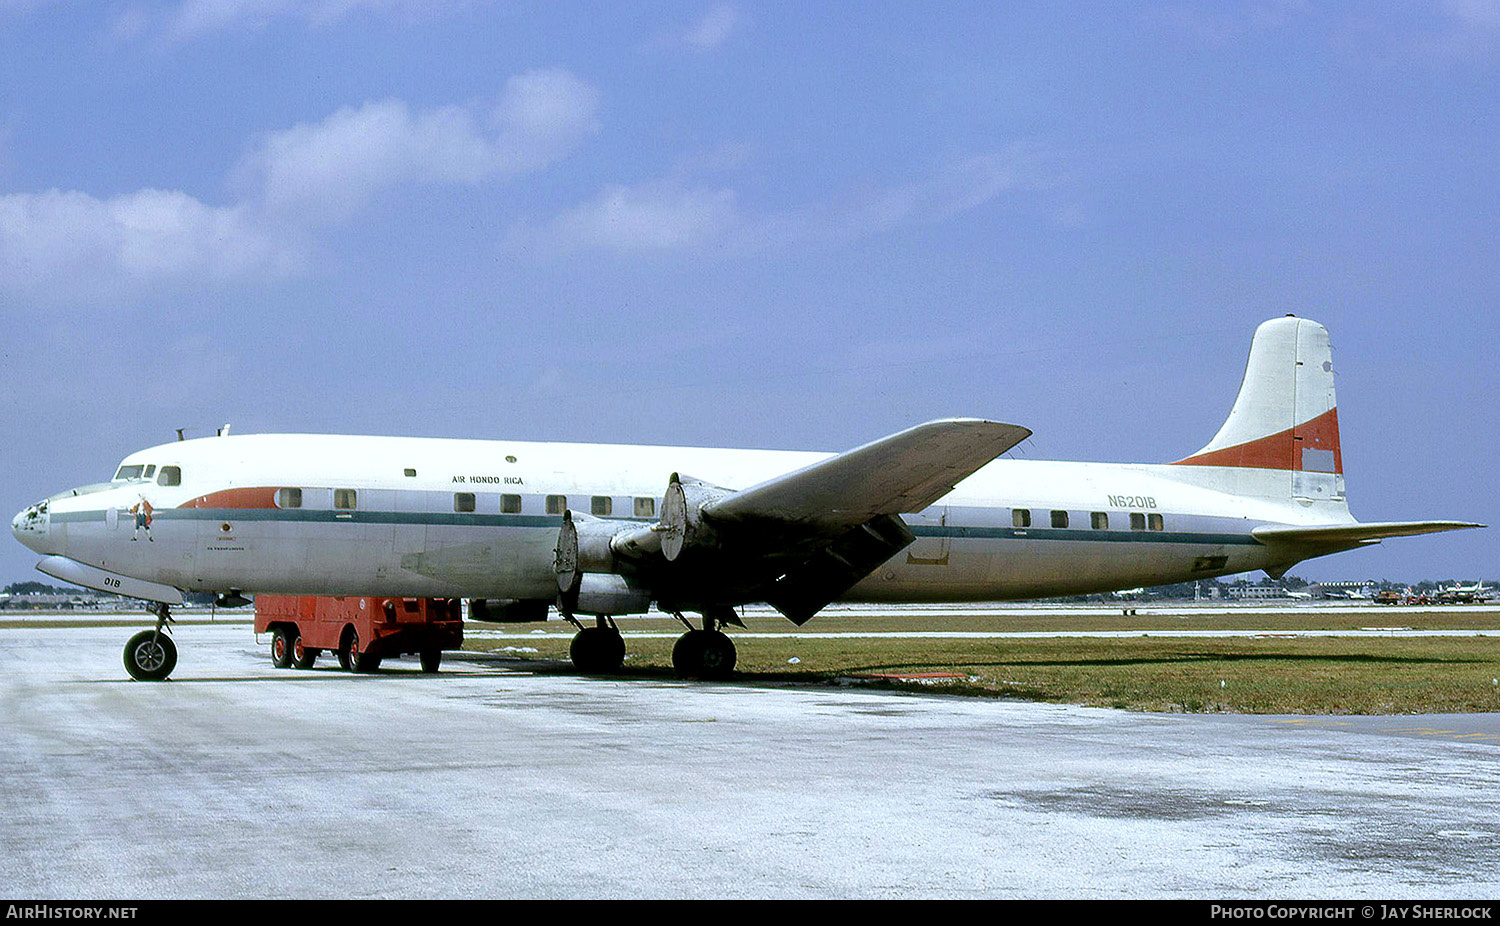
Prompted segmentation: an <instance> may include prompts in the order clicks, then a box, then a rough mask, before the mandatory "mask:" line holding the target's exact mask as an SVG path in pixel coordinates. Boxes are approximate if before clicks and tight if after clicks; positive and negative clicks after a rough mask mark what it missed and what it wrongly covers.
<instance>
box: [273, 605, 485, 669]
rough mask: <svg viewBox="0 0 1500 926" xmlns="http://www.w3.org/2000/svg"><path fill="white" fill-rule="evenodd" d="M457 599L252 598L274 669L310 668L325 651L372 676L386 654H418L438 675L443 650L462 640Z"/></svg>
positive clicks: (458, 644) (340, 662)
mask: <svg viewBox="0 0 1500 926" xmlns="http://www.w3.org/2000/svg"><path fill="white" fill-rule="evenodd" d="M459 608H460V604H459V600H458V599H457V598H352V597H351V598H318V597H313V596H308V595H256V596H255V632H256V633H257V634H262V633H269V634H270V635H271V662H272V663H274V664H275V665H276V666H277V667H278V668H282V669H285V668H290V667H293V666H295V667H296V668H299V669H309V668H312V665H313V663H314V662H316V661H317V658H318V656H319V655H320V654H321V653H322V652H323V651H324V650H332V651H334V652H336V653H338V656H339V665H341V666H343V667H344V668H345V669H348V670H349V671H351V672H374V671H375V670H377V669H379V668H380V661H381V660H382V659H384V658H386V657H387V656H391V657H394V656H400V655H403V654H405V653H416V654H417V655H418V656H419V657H420V658H421V661H422V671H423V672H436V671H437V670H438V665H439V664H440V663H441V662H442V658H443V650H451V649H458V648H459V647H461V646H462V645H463V642H464V628H463V617H462V613H461V611H460V610H459Z"/></svg>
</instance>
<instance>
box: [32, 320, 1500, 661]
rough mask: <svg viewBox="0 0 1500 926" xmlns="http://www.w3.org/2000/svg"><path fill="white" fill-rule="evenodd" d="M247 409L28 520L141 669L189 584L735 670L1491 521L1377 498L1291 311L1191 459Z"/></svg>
mask: <svg viewBox="0 0 1500 926" xmlns="http://www.w3.org/2000/svg"><path fill="white" fill-rule="evenodd" d="M225 430H226V429H221V430H220V433H219V434H218V435H217V436H215V437H204V438H197V439H191V440H179V441H175V442H171V443H166V444H162V445H159V446H155V447H151V448H148V449H146V450H141V451H139V452H136V453H132V454H130V455H129V456H127V457H126V458H125V459H124V460H123V461H122V462H121V463H120V465H119V467H118V468H117V469H116V470H115V473H114V476H113V478H112V479H110V480H109V481H107V482H103V483H99V484H95V485H88V486H83V487H80V488H76V489H71V490H68V491H65V492H62V493H59V494H57V495H53V496H51V497H50V498H48V499H46V500H44V501H41V502H38V503H36V504H34V505H31V506H29V507H27V508H26V509H24V510H23V511H21V512H20V513H18V514H17V515H16V517H15V518H14V519H13V520H12V524H11V529H12V532H13V533H14V535H15V536H16V537H17V538H18V539H19V540H20V541H21V543H23V544H25V545H26V546H27V547H29V548H30V549H32V550H33V551H35V552H37V553H40V554H42V555H43V559H42V560H41V561H40V562H39V563H38V564H37V568H38V569H39V570H40V571H42V572H43V573H45V574H47V575H49V576H53V577H55V578H58V579H62V580H64V581H67V582H70V583H73V584H76V585H81V586H84V587H87V588H93V589H98V590H101V591H107V592H113V593H116V594H120V595H125V596H130V597H134V598H139V599H142V600H144V601H147V602H150V603H151V607H152V609H153V610H154V612H155V614H156V626H155V628H154V630H148V631H143V632H142V633H139V634H137V635H136V636H135V637H134V638H132V640H131V641H130V643H129V644H128V645H127V650H126V656H125V662H126V667H127V669H129V670H130V671H131V674H132V675H133V676H135V677H137V678H150V679H157V678H165V677H166V675H167V674H169V673H170V671H171V669H172V667H173V666H174V665H175V662H176V647H175V645H174V644H173V643H172V641H171V639H170V637H168V636H167V635H166V634H164V633H163V630H164V628H165V629H169V628H166V624H168V623H169V622H170V620H171V618H170V610H169V609H170V607H171V606H172V605H176V604H180V603H181V602H182V601H183V594H184V592H214V593H217V594H218V595H220V596H221V597H222V600H225V601H227V602H228V601H233V602H244V601H246V600H247V599H246V598H245V596H246V595H253V594H256V593H267V594H296V595H318V596H393V597H394V596H401V597H447V598H467V599H470V600H471V602H473V606H471V612H472V613H473V614H474V615H476V616H483V617H487V618H489V619H498V620H537V619H542V618H544V617H545V616H546V615H547V613H548V608H549V607H555V608H556V609H557V610H558V611H559V613H560V614H561V615H562V616H563V617H564V618H565V619H567V620H568V621H569V622H570V623H572V624H573V626H574V627H575V628H577V633H576V634H575V636H574V638H573V641H572V646H571V650H570V653H571V656H572V659H573V662H574V664H575V665H576V666H577V667H578V669H579V670H580V671H583V672H585V673H608V672H611V671H615V670H617V669H619V668H620V666H621V664H622V661H623V659H624V657H625V644H624V641H623V639H622V637H621V634H620V631H619V627H618V625H617V623H616V622H615V620H614V619H615V618H616V617H619V616H621V615H628V614H640V613H645V612H647V611H648V610H649V609H650V608H651V607H653V606H654V607H656V608H657V609H659V610H661V611H663V612H666V613H670V614H673V615H675V616H676V617H677V618H678V619H679V620H681V621H682V622H683V623H684V624H685V625H686V626H687V628H688V629H687V632H686V633H684V634H683V635H682V637H681V638H679V640H678V641H677V644H676V646H675V647H674V651H673V665H674V668H675V669H676V671H677V672H678V673H679V674H680V675H683V676H684V677H692V678H707V679H716V678H725V677H728V676H729V675H730V674H731V673H732V671H733V668H734V665H735V661H736V651H735V647H734V643H733V641H732V639H731V638H730V637H729V636H728V635H727V634H726V633H725V632H724V628H725V627H726V626H741V627H742V626H744V625H743V623H742V622H741V620H740V618H739V614H738V612H737V611H736V608H739V607H741V606H743V605H746V604H752V603H766V604H769V605H771V606H772V607H773V608H775V609H776V610H777V611H779V612H780V613H781V614H782V615H784V616H785V617H787V618H789V619H790V620H791V621H793V622H794V623H796V624H799V625H800V624H803V623H805V622H806V621H808V620H809V619H811V618H812V617H813V616H814V615H815V614H817V613H818V612H819V611H820V610H822V609H823V608H824V607H825V606H827V605H829V604H831V603H833V602H836V601H858V602H874V603H882V602H926V603H934V602H964V601H998V600H1018V599H1026V598H1040V597H1050V596H1059V595H1075V594H1088V593H1095V592H1109V591H1112V590H1116V589H1122V588H1134V587H1146V586H1154V585H1164V584H1169V583H1176V582H1184V581H1192V580H1194V579H1205V578H1210V577H1215V576H1222V575H1230V574H1234V573H1242V572H1249V571H1252V570H1264V571H1265V572H1266V573H1267V574H1269V575H1271V576H1274V577H1277V578H1279V577H1281V576H1282V575H1284V574H1285V573H1286V571H1287V570H1288V569H1289V568H1291V567H1292V566H1293V565H1294V564H1296V563H1298V562H1301V561H1302V560H1305V559H1308V558H1311V557H1316V556H1323V555H1326V554H1330V553H1336V552H1340V551H1344V550H1350V549H1354V548H1357V547H1361V546H1365V545H1367V544H1371V543H1376V542H1379V541H1380V540H1382V539H1384V538H1388V537H1403V536H1409V535H1416V534H1427V533H1433V532H1437V531H1448V530H1458V529H1464V528H1473V527H1482V526H1483V525H1479V524H1475V523H1472V522H1466V521H1398V522H1365V523H1362V522H1359V521H1357V520H1355V518H1354V517H1353V515H1351V514H1350V512H1349V506H1348V502H1347V500H1346V498H1345V495H1344V471H1343V458H1342V455H1341V452H1340V446H1339V429H1338V412H1337V407H1336V404H1335V396H1334V376H1333V359H1332V348H1331V346H1330V343H1329V338H1328V332H1327V330H1326V329H1325V328H1324V327H1323V326H1322V325H1320V324H1318V323H1316V322H1313V321H1310V320H1307V319H1301V318H1297V317H1295V316H1290V315H1289V316H1286V317H1284V318H1275V319H1272V320H1270V321H1267V322H1265V323H1263V324H1261V325H1260V326H1259V327H1258V328H1257V329H1256V332H1255V335H1254V338H1253V340H1252V342H1251V347H1250V355H1249V359H1248V362H1247V364H1246V369H1245V374H1244V378H1243V381H1242V382H1241V386H1240V390H1239V394H1238V395H1237V397H1236V399H1235V401H1234V405H1233V406H1232V408H1231V409H1230V412H1229V416H1228V418H1227V419H1226V420H1225V422H1224V424H1223V426H1222V427H1221V428H1220V429H1219V431H1218V432H1217V433H1216V434H1215V435H1214V437H1213V438H1212V439H1211V440H1210V441H1209V442H1208V443H1207V444H1206V445H1204V446H1203V448H1202V449H1200V450H1198V451H1197V452H1196V453H1193V454H1191V455H1189V456H1187V457H1184V458H1182V459H1180V460H1177V461H1175V462H1172V463H1159V464H1145V463H1127V464H1119V463H1085V462H1049V461H1037V460H1023V459H1012V458H1006V459H1000V457H1001V456H1002V455H1003V454H1005V453H1006V452H1007V451H1009V450H1010V449H1011V448H1013V447H1015V446H1016V445H1017V444H1019V443H1021V442H1022V441H1023V440H1025V439H1026V438H1027V437H1029V436H1030V435H1031V433H1032V432H1031V431H1030V430H1029V429H1028V428H1025V427H1022V426H1019V425H1015V424H1006V423H1002V422H998V421H991V420H987V419H980V418H952V419H942V420H937V421H929V422H927V423H924V424H919V425H916V426H915V427H911V428H908V429H907V430H904V431H900V432H898V433H896V434H892V435H890V436H888V437H883V438H880V439H878V440H875V441H872V442H870V443H868V444H864V445H862V446H859V447H856V448H854V449H852V450H848V451H845V452H843V453H838V454H832V453H813V452H798V451H773V450H729V449H709V448H692V447H671V446H631V445H620V444H612V445H611V444H569V443H539V442H523V441H504V440H499V441H489V440H485V441H481V440H457V439H435V438H431V439H430V438H404V437H362V436H343V435H308V434H243V435H241V434H236V435H233V436H229V435H227V434H226V433H225ZM687 613H696V614H698V615H700V616H701V619H702V622H701V626H700V627H694V626H693V624H692V622H691V621H690V620H689V618H688V617H686V616H685V615H686V614H687ZM580 618H593V624H592V626H585V625H584V623H583V621H582V620H580Z"/></svg>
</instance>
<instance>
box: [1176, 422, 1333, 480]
mask: <svg viewBox="0 0 1500 926" xmlns="http://www.w3.org/2000/svg"><path fill="white" fill-rule="evenodd" d="M1304 449H1308V450H1332V451H1333V471H1334V472H1335V473H1342V472H1343V471H1344V457H1343V454H1342V453H1341V452H1340V451H1339V410H1338V409H1336V408H1330V409H1329V410H1328V411H1326V412H1324V413H1323V414H1321V415H1319V416H1318V417H1316V418H1313V419H1311V420H1309V421H1305V422H1303V423H1302V424H1299V425H1297V426H1296V427H1293V428H1287V429H1286V430H1285V431H1278V432H1277V433H1275V434H1270V435H1267V436H1266V437H1261V438H1257V439H1255V440H1252V441H1246V442H1245V443H1243V444H1236V445H1235V446H1233V447H1225V448H1223V449H1222V450H1211V451H1209V452H1208V453H1200V454H1197V455H1195V456H1191V457H1188V458H1187V459H1186V460H1178V461H1177V463H1176V464H1175V465H1177V466H1242V467H1246V468H1249V469H1285V470H1301V469H1302V451H1303V450H1304Z"/></svg>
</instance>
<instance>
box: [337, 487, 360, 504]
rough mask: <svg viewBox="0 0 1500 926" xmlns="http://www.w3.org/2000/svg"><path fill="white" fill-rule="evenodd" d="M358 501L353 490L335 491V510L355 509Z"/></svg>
mask: <svg viewBox="0 0 1500 926" xmlns="http://www.w3.org/2000/svg"><path fill="white" fill-rule="evenodd" d="M358 500H359V499H358V496H357V495H356V493H355V491H354V490H353V489H334V490H333V507H335V508H345V509H353V508H354V506H355V504H356V503H357V502H358Z"/></svg>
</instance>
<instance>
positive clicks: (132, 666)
mask: <svg viewBox="0 0 1500 926" xmlns="http://www.w3.org/2000/svg"><path fill="white" fill-rule="evenodd" d="M152 611H153V612H154V613H155V614H156V629H155V630H142V631H141V632H140V633H138V634H136V635H135V636H133V637H131V638H130V641H129V642H128V643H126V644H125V671H126V672H129V673H130V677H131V678H133V679H136V680H138V681H142V682H160V681H164V680H165V679H166V677H167V676H169V675H171V674H172V670H173V669H175V668H177V644H175V643H173V642H172V638H171V637H170V636H168V635H167V634H168V633H170V628H169V627H168V625H169V624H171V623H172V613H171V611H170V610H168V608H167V605H166V604H158V605H156V606H155V607H154V608H152Z"/></svg>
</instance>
